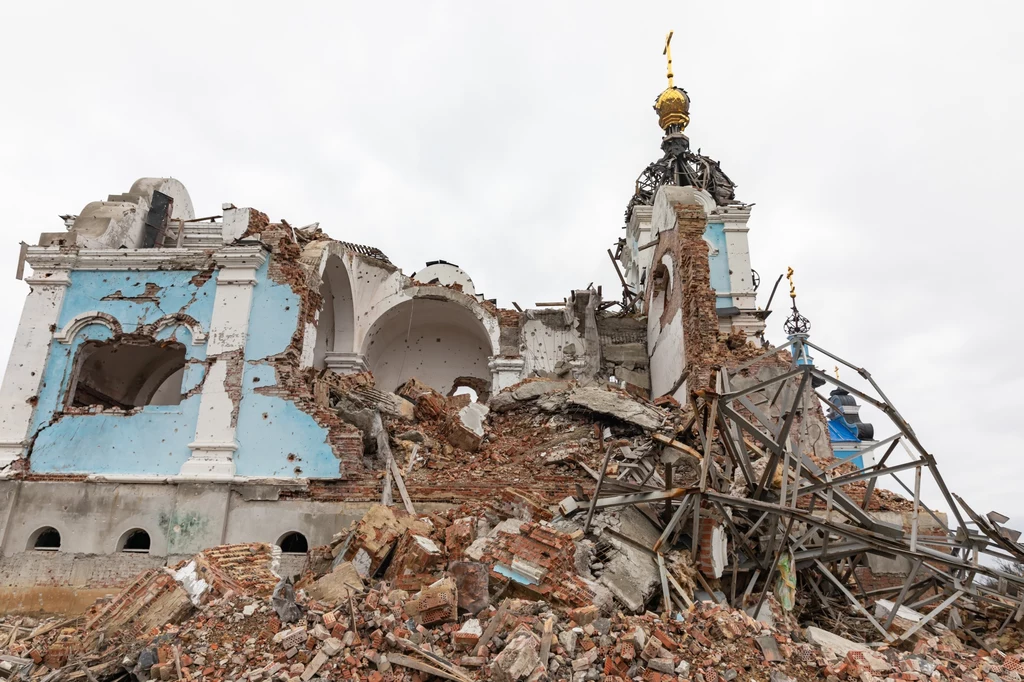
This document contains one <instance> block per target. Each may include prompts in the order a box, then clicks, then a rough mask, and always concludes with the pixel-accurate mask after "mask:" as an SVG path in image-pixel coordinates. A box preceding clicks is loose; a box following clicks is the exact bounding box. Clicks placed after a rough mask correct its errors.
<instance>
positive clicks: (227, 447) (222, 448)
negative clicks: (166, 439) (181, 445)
mask: <svg viewBox="0 0 1024 682" xmlns="http://www.w3.org/2000/svg"><path fill="white" fill-rule="evenodd" d="M188 449H189V450H203V451H206V452H235V451H237V450H238V443H236V442H235V441H206V442H202V443H201V442H199V441H193V442H191V443H189V444H188Z"/></svg>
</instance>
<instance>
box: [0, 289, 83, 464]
mask: <svg viewBox="0 0 1024 682" xmlns="http://www.w3.org/2000/svg"><path fill="white" fill-rule="evenodd" d="M25 282H27V283H28V285H29V286H30V287H31V289H30V290H29V294H28V297H27V298H26V299H25V307H24V308H22V310H21V320H20V321H19V322H18V331H17V332H16V333H15V336H14V345H13V346H12V348H11V357H10V359H9V360H8V361H7V371H6V373H5V374H4V381H3V386H2V387H0V478H3V477H5V475H9V474H10V473H11V471H10V469H11V467H10V465H11V464H12V463H13V462H14V461H16V460H17V459H19V458H21V457H22V453H23V452H24V449H25V444H26V438H27V436H28V429H29V426H30V424H31V422H32V413H33V412H34V411H35V406H36V401H35V398H36V397H37V396H38V395H39V386H40V382H42V380H43V373H44V372H45V370H46V359H47V358H48V357H49V354H50V344H51V343H52V342H53V330H54V329H56V325H57V318H58V316H59V315H60V308H61V304H62V303H63V302H64V291H65V290H66V289H67V287H68V285H69V284H71V277H70V273H69V271H67V270H39V271H36V272H35V273H33V275H32V276H31V277H29V278H27V279H26V280H25Z"/></svg>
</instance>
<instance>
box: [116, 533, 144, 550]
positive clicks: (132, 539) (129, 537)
mask: <svg viewBox="0 0 1024 682" xmlns="http://www.w3.org/2000/svg"><path fill="white" fill-rule="evenodd" d="M117 549H118V551H120V552H131V553H135V554H149V533H147V532H146V531H144V530H142V529H141V528H133V529H132V530H130V531H128V532H126V533H125V534H124V535H122V536H121V539H120V540H118V543H117Z"/></svg>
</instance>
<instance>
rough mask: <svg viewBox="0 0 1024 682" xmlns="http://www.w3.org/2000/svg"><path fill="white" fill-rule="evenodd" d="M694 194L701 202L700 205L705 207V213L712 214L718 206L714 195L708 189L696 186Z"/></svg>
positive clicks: (698, 201)
mask: <svg viewBox="0 0 1024 682" xmlns="http://www.w3.org/2000/svg"><path fill="white" fill-rule="evenodd" d="M694 190H695V191H694V193H693V196H694V198H695V199H696V200H697V203H698V204H700V207H701V208H703V209H704V214H705V215H711V212H712V211H714V210H715V209H717V208H718V204H716V203H715V199H714V197H712V196H711V193H710V192H708V191H707V190H706V189H696V188H694Z"/></svg>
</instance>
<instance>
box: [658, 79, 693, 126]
mask: <svg viewBox="0 0 1024 682" xmlns="http://www.w3.org/2000/svg"><path fill="white" fill-rule="evenodd" d="M654 110H655V111H656V112H658V125H660V126H661V129H662V130H668V129H669V126H679V131H680V132H682V131H684V130H686V126H687V125H689V123H690V98H689V96H688V95H687V94H686V91H685V90H683V89H682V88H676V87H671V86H670V87H668V88H666V89H665V91H664V92H663V93H661V94H660V95H658V99H656V100H655V101H654Z"/></svg>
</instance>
